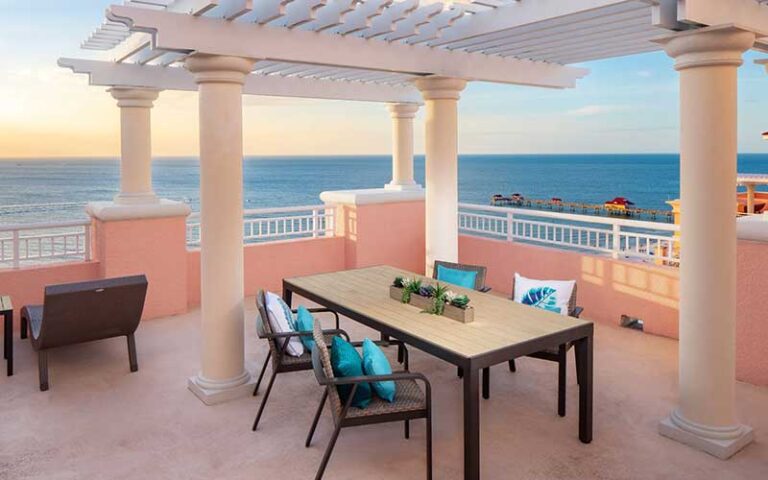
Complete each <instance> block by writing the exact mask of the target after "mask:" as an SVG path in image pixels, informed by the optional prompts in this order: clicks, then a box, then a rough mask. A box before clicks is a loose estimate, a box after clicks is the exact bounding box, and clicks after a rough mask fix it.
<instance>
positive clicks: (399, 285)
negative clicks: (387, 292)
mask: <svg viewBox="0 0 768 480" xmlns="http://www.w3.org/2000/svg"><path fill="white" fill-rule="evenodd" d="M392 286H393V287H397V288H403V277H395V280H394V281H393V282H392Z"/></svg>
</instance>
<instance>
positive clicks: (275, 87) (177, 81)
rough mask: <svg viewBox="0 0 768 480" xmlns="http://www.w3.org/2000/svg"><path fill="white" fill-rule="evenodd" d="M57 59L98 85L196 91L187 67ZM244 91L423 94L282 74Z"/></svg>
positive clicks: (383, 98) (393, 98)
mask: <svg viewBox="0 0 768 480" xmlns="http://www.w3.org/2000/svg"><path fill="white" fill-rule="evenodd" d="M58 63H59V66H60V67H64V68H69V69H71V70H72V71H73V72H75V73H83V74H87V75H88V81H89V83H90V84H91V85H95V86H102V87H137V88H155V89H159V90H184V91H197V84H196V83H195V81H194V78H193V76H192V74H190V73H189V72H188V71H187V70H186V69H184V68H179V67H161V66H157V65H137V64H133V63H114V62H104V61H99V60H83V59H72V58H61V59H59V62H58ZM243 93H245V94H248V95H263V96H270V97H295V98H317V99H326V100H351V101H361V102H381V103H413V104H421V103H422V98H421V94H420V93H419V91H418V90H416V88H415V87H412V86H410V85H407V86H391V85H371V84H364V83H359V82H354V83H351V82H339V81H331V80H317V79H309V78H300V77H281V76H279V75H269V76H264V75H249V76H248V77H247V79H246V81H245V86H244V87H243Z"/></svg>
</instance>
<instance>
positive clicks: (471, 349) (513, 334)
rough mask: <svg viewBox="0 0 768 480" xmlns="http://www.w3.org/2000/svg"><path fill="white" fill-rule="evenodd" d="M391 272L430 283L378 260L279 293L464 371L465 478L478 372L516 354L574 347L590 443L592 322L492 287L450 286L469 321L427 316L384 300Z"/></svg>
mask: <svg viewBox="0 0 768 480" xmlns="http://www.w3.org/2000/svg"><path fill="white" fill-rule="evenodd" d="M397 277H402V278H409V279H414V280H420V281H421V282H423V284H425V285H426V284H432V285H434V284H435V283H436V280H434V279H431V278H427V277H424V276H422V275H419V274H417V273H414V272H409V271H407V270H403V269H400V268H395V267H392V266H387V265H378V266H372V267H365V268H357V269H352V270H343V271H337V272H330V273H320V274H314V275H308V276H300V277H293V278H286V279H284V280H283V298H284V300H285V301H286V302H287V303H288V304H289V305H290V304H291V302H292V299H293V295H294V294H295V295H299V296H301V297H303V298H305V299H307V300H310V301H312V302H315V303H317V304H319V305H322V306H324V307H327V308H330V309H332V310H335V311H336V312H338V313H339V314H341V315H343V316H345V317H347V318H349V319H351V320H354V321H356V322H359V323H361V324H363V325H365V326H367V327H370V328H372V329H374V330H376V331H378V332H380V333H381V334H382V335H384V336H389V337H392V338H396V339H398V340H400V341H402V342H405V343H406V344H408V345H409V346H412V347H415V348H417V349H419V350H421V351H423V352H426V353H428V354H430V355H433V356H435V357H437V358H440V359H442V360H444V361H446V362H448V363H451V364H453V365H456V366H458V367H460V368H461V369H462V370H463V372H464V375H463V410H464V412H463V414H464V418H463V430H464V439H463V441H464V479H465V480H478V479H480V478H481V477H480V473H481V472H480V470H481V457H480V398H479V397H480V396H479V389H480V386H479V383H480V375H481V371H482V369H484V368H487V367H490V366H493V365H497V364H500V363H504V362H507V361H509V360H512V359H515V358H517V357H522V356H526V355H530V354H533V353H536V352H540V351H543V350H546V349H550V348H556V347H559V346H560V345H564V344H569V343H570V344H572V345H573V347H574V349H575V351H576V368H577V369H578V374H579V375H578V376H579V379H580V384H579V422H578V436H579V439H580V440H581V442H583V443H590V442H591V441H592V401H593V400H592V396H593V394H592V389H593V378H592V377H593V374H592V372H593V343H594V342H593V332H594V326H593V324H592V322H591V321H589V320H585V319H578V318H573V317H568V316H566V315H562V314H558V313H554V312H551V311H547V310H544V309H540V308H536V307H531V306H528V305H522V304H519V303H516V302H513V301H511V300H510V299H509V298H506V297H504V296H501V295H498V294H495V293H493V292H489V293H483V292H479V291H475V290H472V289H467V288H462V287H459V286H454V285H450V286H449V288H450V290H451V291H452V292H454V293H455V294H457V295H458V294H464V295H467V296H468V297H469V299H470V302H469V306H471V308H472V309H473V316H474V320H473V321H471V322H469V323H463V322H461V321H458V320H454V319H452V318H448V317H445V316H440V315H431V314H426V313H424V312H423V311H422V310H421V309H419V308H416V307H414V306H412V305H410V304H406V303H402V302H401V301H399V300H396V299H393V298H391V296H390V286H391V285H392V284H393V281H394V280H395V278H397ZM542 381H545V380H544V379H542ZM546 381H548V379H547V380H546Z"/></svg>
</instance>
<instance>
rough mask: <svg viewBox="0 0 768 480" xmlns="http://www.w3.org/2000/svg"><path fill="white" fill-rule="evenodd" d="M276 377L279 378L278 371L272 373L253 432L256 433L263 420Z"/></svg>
mask: <svg viewBox="0 0 768 480" xmlns="http://www.w3.org/2000/svg"><path fill="white" fill-rule="evenodd" d="M275 377H277V370H274V371H272V376H271V377H269V383H268V384H267V391H266V392H264V398H262V399H261V405H259V413H257V414H256V420H254V421H253V428H252V429H251V430H253V431H254V432H255V431H256V428H257V427H258V426H259V420H261V414H262V413H264V407H265V406H267V399H268V398H269V394H270V392H271V391H272V385H273V384H274V383H275Z"/></svg>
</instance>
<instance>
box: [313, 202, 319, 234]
mask: <svg viewBox="0 0 768 480" xmlns="http://www.w3.org/2000/svg"><path fill="white" fill-rule="evenodd" d="M317 215H318V211H317V209H316V208H313V209H312V238H317V237H318V236H319V233H320V231H319V230H320V229H319V226H320V224H319V223H318V216H317Z"/></svg>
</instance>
